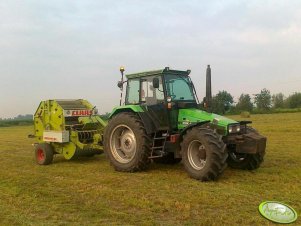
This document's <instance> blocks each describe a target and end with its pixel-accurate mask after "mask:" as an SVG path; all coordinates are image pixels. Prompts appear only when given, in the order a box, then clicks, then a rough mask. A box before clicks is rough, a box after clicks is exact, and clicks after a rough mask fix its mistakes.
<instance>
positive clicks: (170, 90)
mask: <svg viewBox="0 0 301 226" xmlns="http://www.w3.org/2000/svg"><path fill="white" fill-rule="evenodd" d="M164 77H165V85H166V91H167V96H170V97H171V99H172V100H174V101H177V100H179V101H195V97H194V93H193V88H192V83H191V81H190V78H189V77H188V76H184V75H177V74H167V75H165V76H164Z"/></svg>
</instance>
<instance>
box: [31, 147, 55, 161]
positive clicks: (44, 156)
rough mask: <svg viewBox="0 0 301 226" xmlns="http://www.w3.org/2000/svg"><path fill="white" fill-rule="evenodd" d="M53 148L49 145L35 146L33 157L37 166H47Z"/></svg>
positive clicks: (50, 159) (51, 156) (51, 158)
mask: <svg viewBox="0 0 301 226" xmlns="http://www.w3.org/2000/svg"><path fill="white" fill-rule="evenodd" d="M53 154H54V153H53V148H52V146H51V145H50V144H46V143H45V144H37V145H36V146H35V157H36V161H37V163H38V164H39V165H49V164H50V163H52V160H53Z"/></svg>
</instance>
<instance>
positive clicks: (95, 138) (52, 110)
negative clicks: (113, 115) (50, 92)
mask: <svg viewBox="0 0 301 226" xmlns="http://www.w3.org/2000/svg"><path fill="white" fill-rule="evenodd" d="M72 110H75V111H76V110H77V111H81V110H82V111H86V110H88V111H93V110H94V107H93V105H91V104H90V103H89V102H88V101H86V100H81V99H80V100H46V101H42V102H41V103H40V105H39V107H38V109H37V110H36V112H35V114H34V136H35V138H36V140H37V143H50V144H51V145H52V147H53V148H54V151H55V153H59V154H63V155H64V157H65V158H66V159H71V158H72V157H74V156H77V155H91V154H97V153H101V152H102V151H103V146H102V134H103V130H104V127H105V126H106V125H107V123H106V122H105V121H104V120H102V119H101V118H100V116H99V115H96V114H95V115H89V116H72V117H69V118H68V117H67V116H66V115H65V114H66V112H68V111H69V112H71V111H72ZM70 119H71V120H70ZM45 131H46V132H57V133H60V132H66V133H68V135H69V141H68V142H49V141H45V140H44V138H43V134H44V132H45ZM83 136H89V142H86V140H87V139H86V140H85V139H83V138H82V137H83Z"/></svg>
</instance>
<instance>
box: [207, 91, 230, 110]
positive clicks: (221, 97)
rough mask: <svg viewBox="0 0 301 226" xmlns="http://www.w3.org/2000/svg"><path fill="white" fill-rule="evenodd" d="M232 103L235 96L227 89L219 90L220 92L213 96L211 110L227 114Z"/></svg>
mask: <svg viewBox="0 0 301 226" xmlns="http://www.w3.org/2000/svg"><path fill="white" fill-rule="evenodd" d="M232 104H233V96H231V94H230V93H228V92H227V91H225V90H223V91H219V92H218V94H216V95H215V96H214V97H213V98H212V104H211V105H212V107H211V110H212V112H214V113H218V114H225V112H226V111H228V110H229V109H230V107H231V105H232Z"/></svg>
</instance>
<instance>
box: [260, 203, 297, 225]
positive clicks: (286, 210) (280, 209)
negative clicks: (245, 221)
mask: <svg viewBox="0 0 301 226" xmlns="http://www.w3.org/2000/svg"><path fill="white" fill-rule="evenodd" d="M259 212H260V213H261V215H262V216H264V217H265V218H267V219H269V220H271V221H274V222H277V223H283V224H288V223H292V222H294V221H296V220H297V218H298V214H297V212H296V211H295V210H294V209H293V208H292V207H290V206H288V205H286V204H284V203H281V202H274V201H266V202H263V203H261V204H260V205H259Z"/></svg>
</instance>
